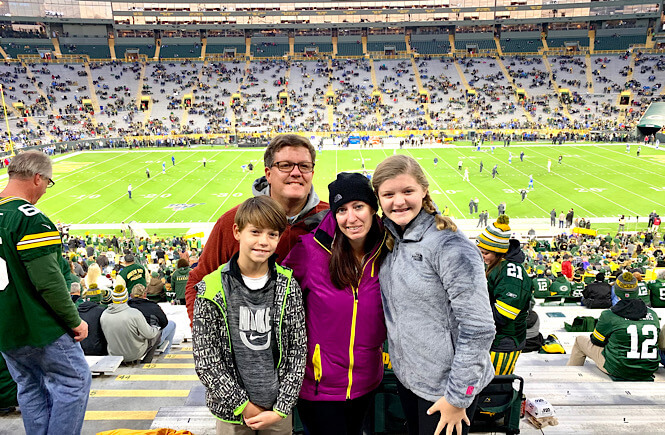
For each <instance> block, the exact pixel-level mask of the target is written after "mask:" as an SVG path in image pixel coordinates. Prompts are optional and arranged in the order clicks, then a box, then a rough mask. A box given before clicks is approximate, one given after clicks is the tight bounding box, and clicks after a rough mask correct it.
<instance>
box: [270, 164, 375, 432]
mask: <svg viewBox="0 0 665 435" xmlns="http://www.w3.org/2000/svg"><path fill="white" fill-rule="evenodd" d="M328 190H329V192H330V201H329V202H330V212H329V213H328V214H327V215H326V216H325V217H324V218H323V220H322V221H321V223H320V224H319V226H318V227H317V228H316V230H314V231H313V232H312V233H310V234H307V235H304V236H301V238H300V240H299V241H298V243H297V244H296V245H295V246H294V248H293V249H292V250H291V252H290V253H289V255H288V256H287V257H286V259H285V260H284V262H283V263H282V264H283V265H285V266H288V267H290V268H292V269H293V276H294V278H296V279H297V280H298V282H299V283H300V286H301V287H302V289H303V296H304V305H305V318H306V323H307V347H308V353H307V367H306V369H305V380H304V382H303V385H302V390H301V392H300V400H299V401H298V413H299V415H300V419H301V420H302V422H303V424H304V425H305V427H306V428H307V430H308V431H309V433H310V434H311V435H327V434H330V435H356V434H358V435H359V434H361V433H362V425H363V420H364V418H365V415H366V414H367V411H368V409H369V405H370V403H371V400H372V397H373V395H374V392H375V390H376V389H377V388H378V387H379V385H380V384H381V380H382V377H383V355H382V353H383V350H382V348H383V342H384V341H385V339H386V327H385V323H384V319H383V307H382V304H381V291H380V289H379V265H380V263H381V260H382V259H383V256H384V253H385V248H384V247H383V244H384V238H385V231H384V229H383V225H382V224H381V221H380V220H379V219H378V217H377V215H376V211H377V209H378V204H377V200H376V196H375V195H374V192H373V191H372V188H371V186H370V184H369V181H368V180H367V178H366V177H365V176H363V175H362V174H358V173H340V174H338V175H337V179H336V180H335V181H333V182H332V183H330V185H329V186H328Z"/></svg>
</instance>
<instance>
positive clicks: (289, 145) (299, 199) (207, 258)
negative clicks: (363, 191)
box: [185, 134, 328, 320]
mask: <svg viewBox="0 0 665 435" xmlns="http://www.w3.org/2000/svg"><path fill="white" fill-rule="evenodd" d="M315 160H316V150H315V149H314V147H313V146H312V144H311V143H310V142H309V140H308V139H307V138H306V137H304V136H298V135H295V134H282V135H279V136H276V137H275V138H273V140H272V141H270V144H268V147H267V148H266V151H265V153H264V155H263V163H264V165H265V176H264V177H261V178H259V179H257V180H256V181H255V182H254V185H253V187H252V191H253V193H254V195H256V196H259V195H268V196H270V197H271V198H272V199H274V200H275V201H277V202H278V203H279V205H281V206H282V207H283V208H284V210H285V211H286V215H287V216H288V225H287V228H286V230H285V231H284V234H282V237H281V238H280V241H279V244H278V245H277V250H276V253H277V258H278V261H281V260H283V259H284V258H286V255H287V254H288V253H289V251H290V250H291V248H292V247H293V245H294V244H295V243H296V241H297V240H298V237H299V236H301V235H304V234H307V233H309V232H310V231H311V230H312V229H314V228H315V227H316V226H317V225H318V224H319V222H321V219H322V218H323V214H324V213H322V212H323V211H324V210H327V209H328V203H326V202H321V201H319V197H318V195H317V194H316V192H315V191H314V188H313V187H312V178H313V176H314V164H315ZM237 210H238V207H234V208H232V209H231V210H229V211H228V212H226V213H224V214H223V215H222V216H221V217H220V218H219V219H218V220H217V223H215V226H214V227H213V229H212V231H211V233H210V236H209V237H208V243H207V244H206V246H205V249H204V250H203V253H202V254H201V258H200V259H199V260H198V265H197V266H196V268H193V269H192V271H191V273H190V274H189V280H188V281H187V290H186V295H185V297H186V300H187V313H188V314H189V318H190V320H191V319H192V318H193V309H194V299H195V296H196V291H195V289H194V286H195V285H196V284H197V283H198V282H199V281H201V279H202V278H203V277H204V276H206V275H207V274H209V273H211V272H213V271H215V270H216V269H217V268H218V267H219V266H220V265H222V264H224V263H226V262H227V261H229V260H230V259H231V256H232V255H233V254H234V253H235V252H236V251H237V250H238V242H237V240H235V238H234V237H233V232H232V228H233V221H234V217H235V214H236V212H237ZM191 264H192V263H191V262H190V265H191Z"/></svg>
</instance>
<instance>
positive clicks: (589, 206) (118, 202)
mask: <svg viewBox="0 0 665 435" xmlns="http://www.w3.org/2000/svg"><path fill="white" fill-rule="evenodd" d="M636 149H637V146H636V145H633V146H632V147H631V152H630V153H626V151H625V146H624V145H598V146H551V147H550V146H527V145H525V146H522V145H520V144H516V145H515V144H513V145H511V146H510V147H509V148H504V147H501V145H500V144H499V146H498V147H497V148H496V149H495V150H494V153H493V154H492V152H491V151H490V148H489V147H488V146H486V147H483V150H482V151H481V152H477V151H475V150H474V149H472V148H470V147H466V148H461V147H456V148H446V149H444V148H432V149H429V148H415V149H405V150H397V151H396V152H397V153H405V154H409V155H412V156H413V157H415V158H416V159H419V161H420V163H421V164H422V166H423V167H424V168H425V171H426V173H427V176H428V178H429V180H430V183H431V186H430V189H431V192H432V197H433V199H434V201H435V202H436V203H437V205H438V206H439V208H441V209H443V207H444V206H446V205H447V206H449V207H450V211H451V214H452V215H453V216H454V217H456V218H465V217H469V212H468V203H469V199H470V198H474V197H476V196H477V197H478V198H479V200H480V209H481V210H482V209H488V210H489V211H490V216H495V215H496V204H498V203H499V202H502V201H505V202H506V204H507V214H509V215H510V216H511V217H514V218H547V217H549V211H550V210H551V209H552V208H553V207H554V208H556V210H557V211H558V212H560V211H562V210H564V211H567V210H568V209H569V208H570V207H573V208H574V209H575V216H576V217H589V218H591V219H592V220H593V218H594V217H599V216H603V217H605V216H607V217H609V216H616V215H618V214H625V215H626V216H636V215H637V216H641V219H640V220H641V221H644V220H646V218H645V216H647V215H648V214H649V212H651V211H652V210H653V209H658V210H659V211H660V212H661V213H662V204H665V152H663V151H656V150H653V149H651V148H644V149H643V150H642V154H641V156H640V157H639V158H638V157H636V155H635V151H636ZM522 150H524V152H525V153H526V156H525V159H524V162H520V159H519V153H520V151H522ZM509 151H510V152H512V153H513V158H512V164H508V152H509ZM393 152H395V151H394V150H393V149H385V150H384V149H362V150H339V151H336V150H324V152H323V153H322V154H319V155H318V156H317V162H316V171H315V176H314V186H315V188H316V190H317V192H318V193H319V195H321V197H322V198H323V199H325V200H327V196H328V192H327V185H328V183H329V182H330V181H332V180H333V179H334V177H335V174H336V173H337V172H340V171H360V170H361V168H362V164H363V162H364V164H365V167H366V168H367V169H368V170H370V171H371V170H373V169H374V168H375V167H376V165H377V164H378V163H380V162H381V160H383V159H384V158H385V157H386V156H389V155H392V154H393ZM559 154H561V155H563V164H561V165H559V164H558V163H557V158H558V156H559ZM171 155H175V157H176V165H175V166H172V164H171ZM203 157H205V158H206V159H207V161H208V163H207V167H206V168H203V165H202V163H201V160H202V158H203ZM435 157H437V158H438V159H439V162H438V165H437V166H436V167H435V166H434V163H433V160H434V158H435ZM262 158H263V150H259V149H248V150H226V149H224V150H217V151H215V150H209V149H195V148H194V149H191V150H187V151H184V152H183V151H178V152H171V151H143V150H132V151H120V152H85V153H81V154H78V155H74V156H71V157H69V158H66V159H63V160H60V161H58V162H56V163H55V165H54V176H53V178H54V180H55V181H56V186H55V187H53V188H52V189H50V190H49V191H48V193H47V194H46V195H45V196H44V197H43V198H42V199H41V200H40V201H39V204H38V206H39V207H40V209H41V210H43V211H44V212H45V213H46V214H47V215H48V216H50V217H51V219H53V220H54V221H55V220H61V221H63V222H66V223H78V224H99V223H120V222H121V221H124V222H128V221H132V220H136V221H137V222H155V223H180V222H182V223H183V227H187V224H188V223H189V222H210V221H215V220H216V219H217V218H218V217H219V216H220V215H221V214H222V213H224V212H225V211H226V210H228V209H230V208H231V207H233V206H234V205H236V204H238V203H239V202H241V201H242V200H243V199H245V198H247V197H248V196H249V195H251V184H252V181H253V180H254V179H255V178H256V177H258V176H260V175H262V174H263V164H262ZM548 158H550V159H552V172H551V173H549V174H548V173H547V168H546V166H547V159H548ZM460 159H461V160H463V166H464V167H468V168H469V172H470V182H463V181H462V172H460V171H458V170H457V163H458V161H459V160H460ZM481 159H482V161H483V164H484V170H483V172H482V174H480V173H479V163H480V161H481ZM162 161H163V162H165V163H166V173H165V174H162V167H161V162H162ZM250 161H251V162H253V163H254V165H255V170H254V173H248V172H243V171H242V169H241V166H242V165H243V164H247V163H249V162H250ZM497 163H498V165H499V167H498V169H499V176H498V177H497V178H496V179H492V176H491V169H492V167H493V166H494V164H497ZM146 168H150V172H151V178H150V180H148V179H147V178H146V175H145V170H146ZM529 174H533V176H534V180H535V189H534V190H533V191H531V192H529V195H528V198H527V200H526V201H524V202H521V198H520V195H519V193H518V191H519V189H522V188H526V187H527V185H528V182H529V177H528V176H529ZM129 183H132V185H133V198H132V199H131V200H130V199H129V198H128V195H127V185H128V184H129ZM173 204H187V205H189V207H187V208H184V209H182V210H178V211H176V210H174V209H173V207H170V206H171V205H173ZM632 222H634V221H633V220H631V223H632Z"/></svg>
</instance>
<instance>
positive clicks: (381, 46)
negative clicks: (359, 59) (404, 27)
mask: <svg viewBox="0 0 665 435" xmlns="http://www.w3.org/2000/svg"><path fill="white" fill-rule="evenodd" d="M385 47H395V50H396V51H406V42H404V41H395V42H392V41H390V42H370V41H368V42H367V51H379V52H381V53H383V51H384V50H385Z"/></svg>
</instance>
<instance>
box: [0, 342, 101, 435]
mask: <svg viewBox="0 0 665 435" xmlns="http://www.w3.org/2000/svg"><path fill="white" fill-rule="evenodd" d="M2 354H3V356H4V357H5V360H6V361H7V368H8V369H9V372H10V373H11V375H12V377H13V378H14V381H16V384H17V385H18V404H19V406H20V407H21V414H22V415H23V426H24V427H25V432H26V433H28V434H30V435H46V434H53V435H65V434H66V435H69V434H79V433H81V427H82V426H83V418H84V417H85V409H86V407H87V405H88V396H89V394H90V384H91V382H92V376H91V375H90V369H89V367H88V363H87V362H86V360H85V356H84V355H83V350H81V345H80V344H79V343H77V342H75V341H74V339H72V338H71V337H70V336H69V335H67V334H63V335H62V336H60V338H58V339H57V340H55V341H54V342H53V343H51V344H49V345H47V346H45V347H41V348H38V347H31V346H24V347H20V348H18V349H12V350H9V351H5V352H2Z"/></svg>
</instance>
